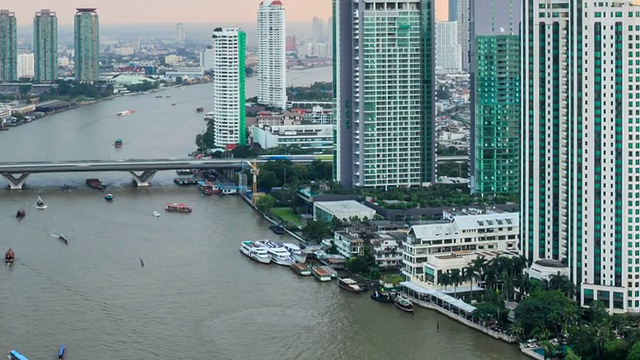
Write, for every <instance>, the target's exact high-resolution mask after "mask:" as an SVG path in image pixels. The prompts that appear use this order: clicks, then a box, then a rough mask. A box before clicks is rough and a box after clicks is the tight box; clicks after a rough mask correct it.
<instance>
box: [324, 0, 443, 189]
mask: <svg viewBox="0 0 640 360" xmlns="http://www.w3.org/2000/svg"><path fill="white" fill-rule="evenodd" d="M333 19H334V35H333V36H334V41H335V44H334V63H335V66H334V81H333V85H334V92H333V93H334V96H335V102H336V125H335V129H336V130H335V131H336V134H335V137H336V140H335V143H334V146H335V152H336V153H335V156H334V161H335V163H334V165H335V171H334V176H335V177H336V180H338V181H340V182H341V183H342V184H343V185H344V186H349V187H351V186H367V187H387V186H420V185H423V184H425V183H431V182H434V181H435V166H434V165H435V149H434V73H433V71H434V65H435V64H434V46H433V42H434V41H433V40H434V39H433V37H434V35H433V30H434V4H433V1H432V0H387V1H380V2H375V1H370V0H357V1H354V0H333Z"/></svg>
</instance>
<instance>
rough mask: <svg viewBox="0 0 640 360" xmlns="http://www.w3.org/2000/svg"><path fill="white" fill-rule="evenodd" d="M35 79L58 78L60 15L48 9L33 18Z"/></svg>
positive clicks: (47, 79)
mask: <svg viewBox="0 0 640 360" xmlns="http://www.w3.org/2000/svg"><path fill="white" fill-rule="evenodd" d="M33 52H34V55H35V58H34V80H36V81H55V80H57V79H58V17H57V16H56V13H55V12H53V11H50V10H48V9H42V10H40V11H38V12H36V15H35V17H34V18H33Z"/></svg>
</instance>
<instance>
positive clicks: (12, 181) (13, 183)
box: [2, 173, 31, 190]
mask: <svg viewBox="0 0 640 360" xmlns="http://www.w3.org/2000/svg"><path fill="white" fill-rule="evenodd" d="M29 175H31V174H30V173H22V174H20V176H18V177H15V175H13V174H11V173H2V177H4V178H5V179H7V182H8V183H9V188H11V190H22V185H24V183H25V182H26V181H27V178H28V177H29Z"/></svg>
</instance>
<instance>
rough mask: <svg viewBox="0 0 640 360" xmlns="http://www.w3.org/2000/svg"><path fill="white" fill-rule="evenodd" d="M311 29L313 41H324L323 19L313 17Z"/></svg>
mask: <svg viewBox="0 0 640 360" xmlns="http://www.w3.org/2000/svg"><path fill="white" fill-rule="evenodd" d="M311 30H312V38H313V42H315V43H321V42H324V21H322V19H320V18H317V17H314V18H313V22H312V29H311Z"/></svg>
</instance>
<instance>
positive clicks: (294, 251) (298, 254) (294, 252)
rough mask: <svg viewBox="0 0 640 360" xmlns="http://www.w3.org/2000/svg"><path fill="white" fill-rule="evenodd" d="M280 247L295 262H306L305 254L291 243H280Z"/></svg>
mask: <svg viewBox="0 0 640 360" xmlns="http://www.w3.org/2000/svg"><path fill="white" fill-rule="evenodd" d="M282 246H283V247H284V248H285V249H287V251H288V252H289V253H290V254H291V256H293V258H294V259H295V260H296V261H297V262H301V263H305V262H307V253H305V252H304V251H302V250H301V249H300V247H299V246H298V245H296V244H293V243H282Z"/></svg>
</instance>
